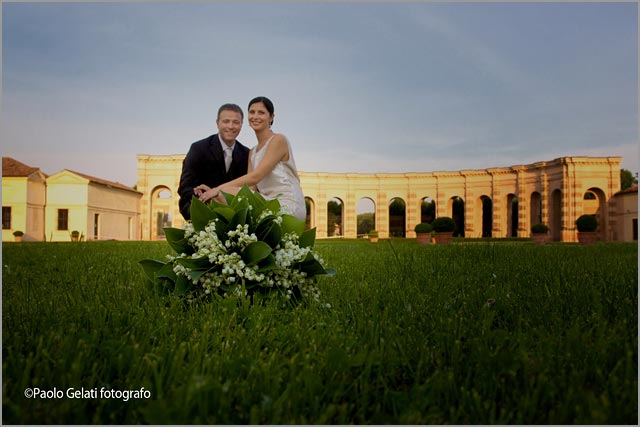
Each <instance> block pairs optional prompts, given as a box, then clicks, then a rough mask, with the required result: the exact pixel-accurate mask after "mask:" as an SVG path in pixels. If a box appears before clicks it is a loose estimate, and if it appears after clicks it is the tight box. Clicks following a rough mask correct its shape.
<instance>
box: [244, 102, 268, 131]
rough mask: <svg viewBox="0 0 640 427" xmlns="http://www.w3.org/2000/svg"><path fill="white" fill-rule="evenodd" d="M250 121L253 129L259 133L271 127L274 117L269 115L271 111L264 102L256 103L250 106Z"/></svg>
mask: <svg viewBox="0 0 640 427" xmlns="http://www.w3.org/2000/svg"><path fill="white" fill-rule="evenodd" d="M248 119H249V125H250V126H251V128H252V129H253V130H254V131H256V132H257V131H259V130H263V129H269V128H270V127H271V121H272V120H273V115H271V113H269V110H267V107H265V106H264V104H263V103H262V102H256V103H254V104H251V105H250V106H249V114H248Z"/></svg>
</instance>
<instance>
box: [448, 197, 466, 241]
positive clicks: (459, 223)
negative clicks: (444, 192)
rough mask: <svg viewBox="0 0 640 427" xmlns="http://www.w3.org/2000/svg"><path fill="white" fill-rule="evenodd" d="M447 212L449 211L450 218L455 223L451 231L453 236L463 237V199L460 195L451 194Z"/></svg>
mask: <svg viewBox="0 0 640 427" xmlns="http://www.w3.org/2000/svg"><path fill="white" fill-rule="evenodd" d="M449 212H451V218H452V219H453V221H454V222H455V223H456V229H455V230H454V231H453V236H454V237H464V228H465V211H464V199H463V198H462V197H460V196H453V197H452V198H450V199H449Z"/></svg>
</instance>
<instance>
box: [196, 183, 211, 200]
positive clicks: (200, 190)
mask: <svg viewBox="0 0 640 427" xmlns="http://www.w3.org/2000/svg"><path fill="white" fill-rule="evenodd" d="M209 190H211V188H210V187H209V186H208V185H205V184H200V185H198V186H197V187H195V188H194V189H193V194H195V195H196V196H198V198H200V196H202V194H204V193H205V192H207V191H209Z"/></svg>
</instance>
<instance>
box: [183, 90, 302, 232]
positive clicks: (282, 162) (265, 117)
mask: <svg viewBox="0 0 640 427" xmlns="http://www.w3.org/2000/svg"><path fill="white" fill-rule="evenodd" d="M274 117H275V115H274V107H273V103H272V102H271V100H269V99H268V98H266V97H264V96H259V97H257V98H254V99H252V100H251V102H249V111H248V114H247V118H248V120H249V125H250V126H251V128H252V129H253V131H254V132H255V133H256V138H257V139H258V145H257V146H255V147H253V148H252V149H251V151H250V152H249V165H248V170H247V174H246V175H243V176H241V177H239V178H236V179H234V180H233V181H229V182H227V183H225V184H222V185H220V186H218V187H214V188H209V187H208V186H206V185H199V186H198V187H196V188H195V189H194V192H195V194H196V196H198V198H199V199H200V200H201V201H203V202H207V201H209V200H211V199H212V198H216V199H217V200H219V201H221V202H223V203H224V198H223V197H222V196H221V194H220V191H224V192H226V193H231V194H236V193H237V192H238V191H239V190H240V187H242V186H243V185H245V184H246V185H247V186H249V187H250V188H252V189H253V190H256V189H257V190H258V191H259V192H260V194H262V195H263V196H264V197H265V198H266V199H275V198H277V199H278V201H279V202H280V206H281V209H282V212H283V213H286V214H290V215H293V216H295V217H296V218H298V219H301V220H304V219H305V217H306V213H307V210H306V207H305V203H304V195H303V194H302V188H301V187H300V179H299V177H298V171H297V169H296V164H295V161H294V159H293V153H292V151H291V145H290V144H289V141H288V140H287V138H286V137H285V136H284V135H282V134H279V133H275V132H273V131H272V130H271V125H272V124H273V119H274Z"/></svg>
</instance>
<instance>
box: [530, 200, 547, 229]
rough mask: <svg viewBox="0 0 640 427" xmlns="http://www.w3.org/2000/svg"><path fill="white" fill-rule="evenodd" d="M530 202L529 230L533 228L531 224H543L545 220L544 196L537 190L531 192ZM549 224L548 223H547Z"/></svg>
mask: <svg viewBox="0 0 640 427" xmlns="http://www.w3.org/2000/svg"><path fill="white" fill-rule="evenodd" d="M530 200H531V201H530V203H529V230H531V226H533V225H536V224H541V223H543V222H544V221H543V220H542V196H540V193H538V192H537V191H534V192H533V193H531V197H530ZM547 226H548V224H547Z"/></svg>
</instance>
